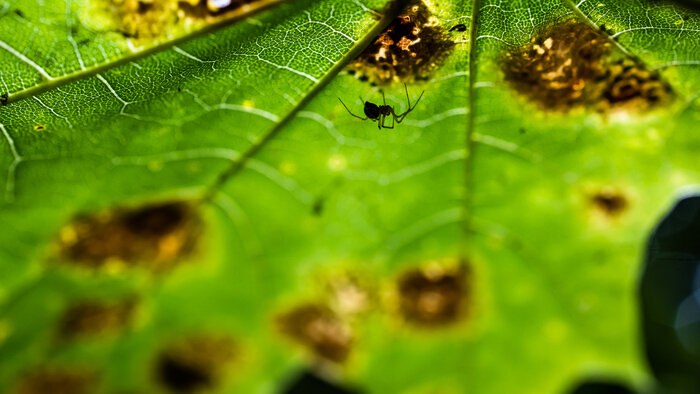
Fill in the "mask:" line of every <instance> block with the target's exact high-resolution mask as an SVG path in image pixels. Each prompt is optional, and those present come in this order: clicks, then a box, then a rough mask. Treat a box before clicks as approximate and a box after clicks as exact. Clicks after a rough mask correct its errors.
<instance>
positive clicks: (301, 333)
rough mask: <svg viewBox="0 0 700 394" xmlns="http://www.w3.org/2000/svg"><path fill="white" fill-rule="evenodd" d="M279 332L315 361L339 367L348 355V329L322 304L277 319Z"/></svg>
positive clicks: (301, 306) (350, 343) (306, 305)
mask: <svg viewBox="0 0 700 394" xmlns="http://www.w3.org/2000/svg"><path fill="white" fill-rule="evenodd" d="M277 324H278V327H279V330H280V332H282V333H283V334H285V335H286V336H288V337H289V338H291V339H292V340H294V341H295V342H297V343H299V344H301V345H302V346H304V347H305V348H307V350H309V351H310V352H311V353H312V354H313V355H315V356H316V357H318V358H320V359H322V360H327V361H332V362H335V363H342V362H344V361H346V360H347V358H348V356H349V355H350V350H351V345H352V342H353V334H352V329H351V327H350V326H349V325H348V324H347V323H345V322H344V321H343V320H342V319H341V318H340V317H339V316H338V315H337V314H335V312H333V311H332V310H331V309H330V308H328V307H327V306H325V305H323V304H313V303H309V304H303V305H299V306H297V307H296V308H294V309H292V310H290V311H288V312H286V313H284V314H282V315H280V316H279V317H278V318H277Z"/></svg>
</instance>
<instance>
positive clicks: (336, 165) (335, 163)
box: [328, 155, 348, 171]
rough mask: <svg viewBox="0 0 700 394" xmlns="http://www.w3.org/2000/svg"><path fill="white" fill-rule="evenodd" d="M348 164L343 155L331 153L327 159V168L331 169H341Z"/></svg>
mask: <svg viewBox="0 0 700 394" xmlns="http://www.w3.org/2000/svg"><path fill="white" fill-rule="evenodd" d="M347 166H348V161H347V159H346V158H345V156H342V155H333V156H331V157H330V158H329V159H328V168H330V169H331V170H332V171H343V170H344V169H346V168H347Z"/></svg>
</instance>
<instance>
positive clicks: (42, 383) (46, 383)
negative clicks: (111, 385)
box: [14, 367, 98, 394]
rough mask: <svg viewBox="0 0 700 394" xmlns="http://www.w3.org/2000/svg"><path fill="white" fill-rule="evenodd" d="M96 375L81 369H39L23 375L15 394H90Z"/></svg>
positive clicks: (95, 385) (94, 385)
mask: <svg viewBox="0 0 700 394" xmlns="http://www.w3.org/2000/svg"><path fill="white" fill-rule="evenodd" d="M97 381H98V380H97V375H96V374H95V373H93V372H89V371H86V370H81V369H69V368H65V367H61V368H59V367H41V368H37V369H36V370H33V371H30V372H28V373H26V374H24V375H23V376H22V377H21V378H20V380H19V381H18V382H17V385H16V386H15V391H14V392H15V393H16V394H47V393H51V394H92V393H94V392H96V387H97Z"/></svg>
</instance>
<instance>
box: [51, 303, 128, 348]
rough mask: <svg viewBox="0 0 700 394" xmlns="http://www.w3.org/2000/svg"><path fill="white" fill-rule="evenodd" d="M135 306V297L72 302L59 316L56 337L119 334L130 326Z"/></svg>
mask: <svg viewBox="0 0 700 394" xmlns="http://www.w3.org/2000/svg"><path fill="white" fill-rule="evenodd" d="M137 305H138V300H137V298H136V297H127V298H124V299H120V300H116V301H101V300H86V301H77V302H74V303H73V304H72V305H70V306H69V307H68V308H67V309H66V310H65V311H64V312H63V314H62V316H61V319H60V323H59V328H58V335H59V337H60V338H61V339H76V338H84V337H95V336H99V335H105V334H111V333H116V332H119V331H121V330H124V329H125V328H127V327H128V326H129V325H130V323H131V322H132V320H133V318H134V312H135V310H136V307H137Z"/></svg>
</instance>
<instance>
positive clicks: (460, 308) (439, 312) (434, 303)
mask: <svg viewBox="0 0 700 394" xmlns="http://www.w3.org/2000/svg"><path fill="white" fill-rule="evenodd" d="M467 292H468V287H467V275H466V267H464V266H462V265H460V266H458V267H444V266H442V265H440V264H431V265H430V266H428V267H426V268H422V269H412V270H410V271H407V272H405V273H404V274H403V275H401V277H400V278H399V280H398V293H399V310H400V312H401V315H402V316H403V318H404V319H405V320H406V321H408V322H410V323H414V324H417V325H422V326H442V325H447V324H451V323H455V322H457V321H458V320H459V319H460V318H461V317H462V315H463V314H464V313H465V309H466V308H465V307H466V305H465V302H466V296H467Z"/></svg>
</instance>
